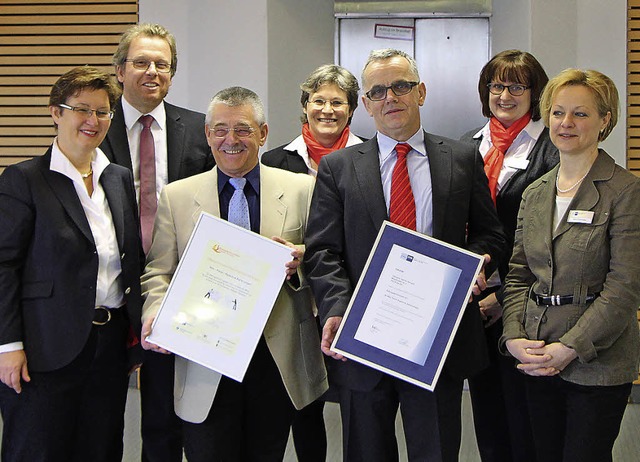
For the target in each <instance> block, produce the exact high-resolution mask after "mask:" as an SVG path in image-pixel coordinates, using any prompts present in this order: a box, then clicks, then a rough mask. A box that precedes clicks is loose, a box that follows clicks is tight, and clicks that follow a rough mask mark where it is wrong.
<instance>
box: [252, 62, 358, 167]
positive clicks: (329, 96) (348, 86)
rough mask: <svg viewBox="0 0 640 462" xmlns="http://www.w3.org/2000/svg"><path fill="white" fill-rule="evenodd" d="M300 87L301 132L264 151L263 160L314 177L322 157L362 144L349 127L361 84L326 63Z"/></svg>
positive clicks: (270, 164)
mask: <svg viewBox="0 0 640 462" xmlns="http://www.w3.org/2000/svg"><path fill="white" fill-rule="evenodd" d="M300 88H301V89H302V96H301V97H300V102H301V103H302V117H301V120H302V134H301V135H300V136H298V137H297V138H296V139H294V140H293V141H292V142H291V143H288V144H286V145H283V146H280V147H277V148H275V149H272V150H271V151H267V152H265V153H264V154H263V155H262V163H263V164H265V165H269V166H271V167H278V168H283V169H285V170H289V171H292V172H297V173H309V174H310V175H314V176H315V174H316V172H317V170H318V164H319V163H320V159H321V158H322V156H325V155H327V154H329V153H330V152H333V151H337V150H338V149H342V148H344V147H346V146H352V145H354V144H358V143H362V140H361V139H360V138H358V137H357V136H355V135H354V134H353V133H351V132H350V130H349V124H350V123H351V117H352V116H353V111H355V110H356V107H358V90H360V87H359V86H358V80H357V79H356V78H355V77H354V76H353V74H352V73H351V72H349V71H348V70H346V69H345V68H344V67H340V66H337V65H335V64H325V65H324V66H320V67H319V68H317V69H316V70H315V71H313V72H312V73H311V74H310V75H309V77H307V80H305V81H304V82H303V83H302V85H300Z"/></svg>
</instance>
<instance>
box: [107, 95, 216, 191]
mask: <svg viewBox="0 0 640 462" xmlns="http://www.w3.org/2000/svg"><path fill="white" fill-rule="evenodd" d="M164 107H165V111H166V114H167V156H168V159H167V164H168V166H167V168H168V170H169V172H168V173H169V182H172V181H176V180H179V179H181V178H187V177H189V176H191V175H195V174H197V173H202V172H206V171H208V170H211V169H212V168H213V166H214V165H215V160H214V158H213V155H212V154H211V149H210V148H209V145H208V144H207V138H206V137H205V134H204V114H201V113H199V112H194V111H190V110H188V109H184V108H181V107H178V106H174V105H173V104H169V103H167V102H166V101H165V102H164ZM115 111H116V113H115V115H114V116H113V120H112V121H111V127H110V128H109V131H108V132H107V136H106V137H105V139H104V141H103V142H102V144H101V145H100V149H102V151H104V153H105V154H106V155H107V157H108V158H109V160H110V161H111V162H113V163H116V164H118V165H122V166H124V167H127V168H128V169H129V170H132V166H131V153H130V151H129V140H128V138H127V126H126V125H125V123H124V113H123V111H122V100H118V102H117V103H116V106H115Z"/></svg>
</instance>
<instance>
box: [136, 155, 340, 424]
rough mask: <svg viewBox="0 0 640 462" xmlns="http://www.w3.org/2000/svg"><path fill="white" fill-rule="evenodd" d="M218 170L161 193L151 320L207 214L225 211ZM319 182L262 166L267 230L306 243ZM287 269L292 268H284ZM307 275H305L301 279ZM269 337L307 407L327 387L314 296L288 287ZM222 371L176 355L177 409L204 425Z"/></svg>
mask: <svg viewBox="0 0 640 462" xmlns="http://www.w3.org/2000/svg"><path fill="white" fill-rule="evenodd" d="M217 185H218V170H217V168H214V169H213V170H211V171H209V172H206V173H202V174H200V175H195V176H192V177H190V178H186V179H184V180H179V181H175V182H173V183H170V184H169V185H167V186H166V187H165V188H164V190H163V191H162V194H161V196H160V201H159V203H158V213H157V216H156V221H155V226H154V233H153V244H152V245H151V249H150V251H149V256H148V258H147V265H146V268H145V271H144V274H143V276H142V291H143V296H144V297H145V298H146V301H145V303H144V307H143V315H142V317H143V320H144V319H146V318H147V317H149V316H154V315H155V313H157V311H158V309H159V307H160V304H161V302H162V298H163V296H164V294H165V292H166V290H167V288H168V286H169V282H170V281H171V277H172V275H173V273H174V272H175V270H176V267H177V265H178V261H179V260H180V257H181V256H182V253H183V252H184V250H185V246H186V244H187V241H188V240H189V237H190V235H191V232H192V231H193V228H194V226H195V223H196V221H197V219H198V217H199V215H200V212H207V213H210V214H212V215H215V216H220V203H219V200H218V188H217ZM313 186H314V181H313V178H312V177H311V176H309V175H304V174H295V173H291V172H287V171H284V170H280V169H276V168H271V167H267V166H263V165H261V166H260V234H261V235H263V236H266V237H272V236H280V237H282V238H283V239H286V240H288V241H289V242H292V243H294V244H302V242H303V239H304V232H305V229H306V225H307V216H308V213H309V204H310V202H311V195H312V192H313ZM283 271H284V268H283ZM303 280H304V279H303V278H301V281H303ZM263 335H264V337H265V339H266V343H267V346H268V348H269V351H270V352H271V355H272V356H273V358H274V360H275V362H276V364H277V366H278V370H279V371H280V375H281V377H282V381H283V383H284V385H285V387H286V389H287V392H288V394H289V397H290V398H291V401H292V403H293V405H294V406H295V407H296V408H297V409H301V408H303V407H304V406H306V405H307V404H309V403H311V402H312V401H314V400H315V399H316V398H318V397H319V396H320V395H321V394H322V393H324V392H325V390H326V389H327V373H326V370H325V367H324V361H323V357H322V353H321V351H320V339H319V334H318V330H317V326H316V321H315V319H314V315H313V311H312V295H311V291H310V289H309V287H308V286H307V285H306V284H305V283H303V284H301V286H300V287H297V288H296V287H292V285H291V284H289V283H285V284H283V287H282V290H281V291H280V294H279V296H278V298H277V300H276V303H275V306H274V308H273V311H272V312H271V315H270V317H269V320H268V321H267V324H266V327H265V329H264V332H263ZM219 382H220V374H219V373H217V372H214V371H212V370H210V369H207V368H205V367H203V366H200V365H198V364H196V363H194V362H191V361H188V360H186V359H184V358H182V357H180V356H176V372H175V387H174V404H175V409H176V414H178V416H180V417H181V418H182V419H183V420H186V421H188V422H194V423H200V422H202V421H204V419H205V418H206V417H207V415H208V414H209V410H210V409H211V405H212V403H213V399H214V397H215V394H216V391H217V388H218V383H219Z"/></svg>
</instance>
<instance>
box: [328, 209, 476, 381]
mask: <svg viewBox="0 0 640 462" xmlns="http://www.w3.org/2000/svg"><path fill="white" fill-rule="evenodd" d="M482 264H483V258H482V257H481V256H480V255H477V254H475V253H473V252H469V251H468V250H464V249H461V248H459V247H456V246H453V245H451V244H447V243H445V242H442V241H440V240H438V239H434V238H432V237H430V236H426V235H424V234H420V233H417V232H415V231H411V230H408V229H406V228H402V227H400V226H397V225H395V224H393V223H390V222H388V221H385V222H384V224H383V226H382V228H381V229H380V232H379V233H378V237H377V239H376V243H375V245H374V247H373V250H372V251H371V253H370V254H369V259H368V260H367V264H366V266H365V269H364V271H363V273H362V276H361V277H360V280H359V281H358V284H357V286H356V288H355V291H354V293H353V296H352V298H351V301H350V303H349V307H348V308H347V311H346V313H345V315H344V317H343V319H342V324H341V325H340V328H339V330H338V332H337V334H336V337H335V339H334V342H333V344H332V346H331V349H332V350H333V351H335V352H337V353H340V354H342V355H343V356H345V357H347V358H349V359H351V360H353V361H357V362H360V363H362V364H365V365H367V366H370V367H373V368H374V369H378V370H381V371H383V372H385V373H387V374H390V375H393V376H395V377H398V378H400V379H402V380H406V381H407V382H410V383H413V384H415V385H418V386H420V387H423V388H426V389H427V390H433V389H434V388H435V386H436V383H437V380H438V377H439V375H440V371H441V370H442V366H443V364H444V361H445V359H446V357H447V353H448V351H449V348H450V347H451V343H452V342H453V337H454V335H455V333H456V330H457V328H458V325H459V324H460V320H461V319H462V315H463V314H464V309H465V307H466V305H467V301H468V300H469V297H470V295H471V291H472V289H473V285H474V283H475V281H476V277H477V276H478V273H479V272H480V270H481V269H482Z"/></svg>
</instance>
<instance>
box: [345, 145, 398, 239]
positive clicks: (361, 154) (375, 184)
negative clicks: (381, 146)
mask: <svg viewBox="0 0 640 462" xmlns="http://www.w3.org/2000/svg"><path fill="white" fill-rule="evenodd" d="M378 151H379V150H378V139H377V138H376V137H375V136H374V137H373V138H371V139H370V140H369V141H366V142H364V143H362V144H360V145H358V152H356V153H355V155H354V156H353V157H352V159H353V169H354V172H355V181H356V185H357V186H356V187H357V188H358V189H359V190H360V194H361V196H362V197H363V199H364V200H363V202H364V203H365V204H366V207H367V212H368V213H369V216H370V217H371V220H372V221H373V223H374V226H375V228H376V230H379V229H380V227H381V226H382V222H383V221H384V220H388V219H389V214H388V213H387V205H386V203H385V200H384V192H383V189H382V179H381V178H380V159H379V153H378Z"/></svg>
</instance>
